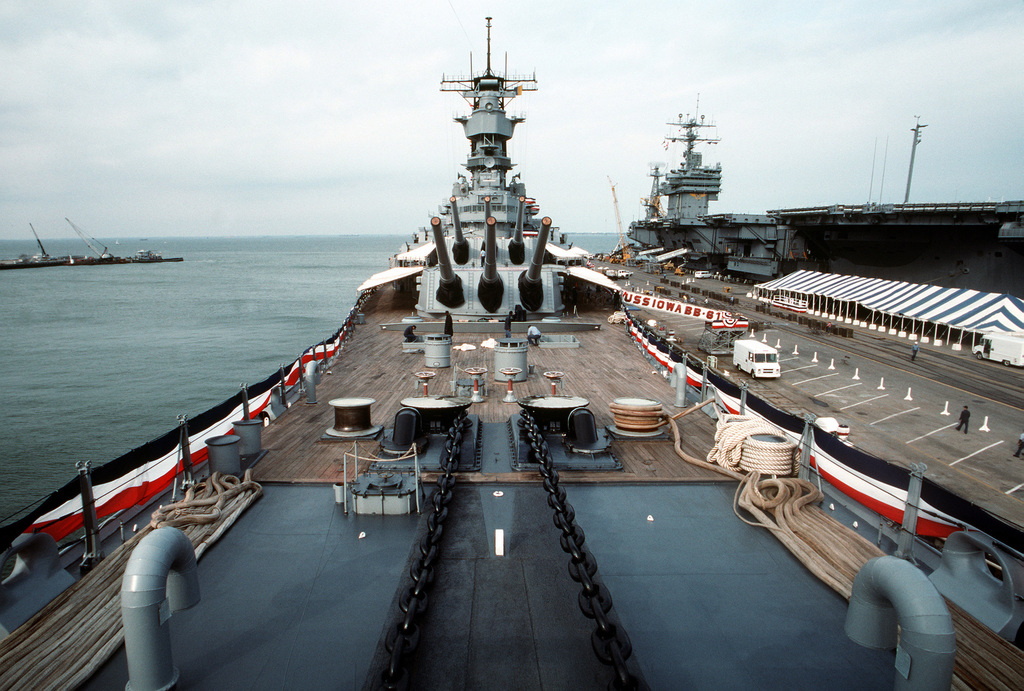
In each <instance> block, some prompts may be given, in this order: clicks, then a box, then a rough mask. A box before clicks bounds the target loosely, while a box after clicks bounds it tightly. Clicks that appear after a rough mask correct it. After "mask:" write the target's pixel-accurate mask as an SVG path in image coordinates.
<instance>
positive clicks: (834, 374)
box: [793, 372, 839, 386]
mask: <svg viewBox="0 0 1024 691" xmlns="http://www.w3.org/2000/svg"><path fill="white" fill-rule="evenodd" d="M837 374H839V372H833V373H832V374H823V375H821V376H820V377H813V378H811V379H804V380H803V381H798V382H796V383H795V384H793V386H800V385H801V384H806V383H807V382H809V381H818V380H819V379H824V378H825V377H834V376H836V375H837Z"/></svg>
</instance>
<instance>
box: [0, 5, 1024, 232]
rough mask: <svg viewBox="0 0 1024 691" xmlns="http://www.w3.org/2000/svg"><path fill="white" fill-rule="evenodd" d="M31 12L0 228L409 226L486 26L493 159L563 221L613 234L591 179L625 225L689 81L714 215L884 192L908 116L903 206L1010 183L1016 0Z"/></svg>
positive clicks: (1019, 150) (15, 29) (16, 44)
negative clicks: (718, 172)
mask: <svg viewBox="0 0 1024 691" xmlns="http://www.w3.org/2000/svg"><path fill="white" fill-rule="evenodd" d="M44 4H45V9H44V7H43V5H41V4H40V3H39V2H36V1H23V0H5V2H3V3H0V65H2V66H3V67H2V69H0V239H30V237H31V236H30V235H29V228H28V224H29V223H30V222H31V223H33V225H34V226H35V228H36V230H37V231H39V233H40V235H41V236H42V237H43V238H47V237H50V238H53V237H67V236H69V235H71V231H70V229H69V228H68V227H67V224H66V223H65V222H64V217H65V216H67V217H70V218H71V219H72V220H73V221H75V222H76V223H77V224H78V225H80V226H82V227H84V228H85V229H86V230H87V231H89V232H90V234H92V235H95V236H97V237H136V236H143V237H149V236H153V237H157V236H170V235H183V236H220V235H284V234H335V233H388V234H391V233H402V234H404V233H408V232H410V231H411V230H413V229H415V228H418V227H421V226H425V225H426V224H427V221H428V219H429V217H430V215H431V214H433V213H436V209H437V206H438V204H439V203H440V201H441V200H442V199H444V198H446V197H447V195H448V194H449V190H450V185H451V182H452V180H453V179H454V177H455V175H456V174H457V173H458V172H460V171H461V167H460V166H461V164H462V163H463V162H464V161H465V156H466V152H467V149H468V146H467V144H466V141H465V139H464V138H463V135H462V132H461V127H460V126H459V125H457V124H455V123H453V122H452V120H451V118H452V116H453V115H456V114H459V113H463V112H466V108H465V104H464V101H462V99H461V98H459V97H457V96H455V95H452V94H442V93H440V92H439V91H438V86H439V82H440V80H441V77H442V75H461V74H465V73H467V72H468V70H469V55H470V53H471V52H472V53H473V56H474V62H473V67H474V68H475V69H477V70H479V69H481V68H482V67H483V65H484V59H485V45H486V42H485V31H484V17H485V16H492V17H493V18H494V28H493V47H494V62H495V66H496V67H498V68H500V69H504V65H505V56H506V54H507V56H508V57H507V59H508V68H509V72H510V73H517V74H519V73H534V72H535V73H536V76H537V79H538V82H539V90H538V91H537V92H534V93H530V94H526V95H524V96H523V97H521V98H517V99H516V100H514V101H513V102H512V104H511V107H510V110H511V111H513V112H516V113H520V114H524V115H526V116H527V121H526V122H525V123H524V124H522V125H520V126H519V127H518V128H517V130H516V137H515V139H514V140H513V142H512V156H513V160H514V161H515V162H517V163H518V168H517V170H518V171H519V172H521V173H522V179H523V180H524V181H525V182H526V184H527V189H528V190H529V193H530V194H531V195H533V196H534V197H536V198H537V200H538V201H539V202H540V204H541V208H542V211H543V213H545V214H548V215H550V216H552V218H553V219H554V220H555V223H556V225H559V226H560V227H561V228H562V229H563V230H566V231H569V232H614V231H615V213H614V209H613V206H612V199H611V191H610V188H609V183H608V178H609V177H610V178H611V179H612V180H613V181H614V182H615V183H616V185H617V193H618V197H619V203H620V209H621V212H622V218H623V222H624V223H625V224H627V225H628V223H629V222H630V221H631V220H634V219H636V218H637V217H638V216H639V215H640V213H641V212H640V205H639V200H640V197H641V196H642V195H646V194H647V193H648V192H649V190H650V182H651V181H650V178H649V177H647V174H648V169H649V166H650V164H651V163H654V162H658V163H671V164H678V162H679V155H680V151H679V149H674V148H669V149H668V150H665V149H664V148H663V146H662V144H663V141H664V137H665V136H666V135H668V134H670V133H671V128H669V127H668V126H667V124H666V123H668V122H669V121H670V120H672V119H674V118H675V117H677V116H678V115H679V114H684V115H685V114H688V113H693V112H695V109H696V104H697V101H698V95H699V102H700V112H701V113H702V114H704V115H706V116H707V118H708V119H709V120H710V121H714V123H715V124H716V125H717V134H718V136H719V137H720V138H721V141H720V143H718V144H716V145H714V146H710V145H709V146H705V147H704V153H705V162H706V163H715V162H721V164H722V168H723V191H722V194H721V196H720V199H719V201H718V202H717V203H714V204H712V211H713V212H715V213H727V212H735V213H763V212H764V211H765V210H768V209H777V208H787V207H796V206H807V205H824V204H833V203H861V202H864V201H867V200H868V198H869V194H870V198H871V199H872V200H873V201H879V200H881V201H883V202H902V201H903V194H904V189H905V186H906V177H907V167H908V163H909V158H910V145H911V136H912V135H911V132H910V128H911V127H913V125H914V116H916V115H919V116H921V122H922V123H924V124H927V125H928V127H927V129H925V130H924V133H923V141H922V143H921V145H920V146H919V147H918V151H917V160H916V163H915V170H914V183H913V190H912V194H911V201H918V202H930V201H943V202H946V201H985V200H1000V199H1021V198H1024V50H1022V39H1021V37H1022V36H1024V2H1022V0H990V1H987V2H981V1H971V0H968V1H966V2H965V1H964V0H929V1H928V2H924V1H914V2H912V1H910V0H906V1H896V2H893V1H892V0H884V1H876V0H852V1H845V0H835V1H833V2H824V3H823V2H820V0H817V1H813V2H812V1H805V0H789V1H787V2H716V3H711V2H706V1H703V2H690V1H689V0H669V1H665V2H658V1H651V0H649V1H647V2H642V3H635V4H634V5H635V7H634V8H627V7H626V3H621V2H615V3H604V2H597V3H594V2H591V3H581V2H551V1H550V0H548V1H546V2H535V1H534V0H518V1H516V2H483V1H477V2H470V1H469V0H417V1H416V2H412V1H405V2H394V1H392V0H378V1H377V2H344V1H341V2H339V1H335V2H317V1H309V2H304V1H302V2H289V3H284V2H259V1H256V2H253V1H249V2H230V1H223V2H198V1H196V2H186V1H184V0H180V1H177V2H170V3H167V2H156V1H138V2H87V1H79V2H50V3H44ZM883 161H884V163H885V165H884V167H883ZM873 163H874V165H873ZM873 170H874V174H872V172H873ZM883 176H884V186H883V185H882V182H883Z"/></svg>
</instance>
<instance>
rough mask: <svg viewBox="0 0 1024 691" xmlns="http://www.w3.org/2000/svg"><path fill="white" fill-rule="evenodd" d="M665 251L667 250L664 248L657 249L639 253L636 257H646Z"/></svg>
mask: <svg viewBox="0 0 1024 691" xmlns="http://www.w3.org/2000/svg"><path fill="white" fill-rule="evenodd" d="M663 249H665V248H664V247H655V248H653V249H649V250H643V251H642V252H637V253H636V256H638V257H646V256H647V255H648V254H654V253H655V252H660V251H662V250H663Z"/></svg>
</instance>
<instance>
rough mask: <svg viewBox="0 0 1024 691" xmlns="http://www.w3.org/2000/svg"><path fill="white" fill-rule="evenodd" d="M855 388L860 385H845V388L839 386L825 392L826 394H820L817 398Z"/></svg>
mask: <svg viewBox="0 0 1024 691" xmlns="http://www.w3.org/2000/svg"><path fill="white" fill-rule="evenodd" d="M855 386H860V384H847V385H846V386H840V387H839V388H838V389H832V390H831V391H826V392H824V393H820V394H818V395H819V396H829V395H831V394H833V393H835V392H836V391H842V390H843V389H852V388H853V387H855Z"/></svg>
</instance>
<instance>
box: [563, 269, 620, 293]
mask: <svg viewBox="0 0 1024 691" xmlns="http://www.w3.org/2000/svg"><path fill="white" fill-rule="evenodd" d="M565 272H566V273H567V274H569V275H570V276H573V277H575V278H578V279H580V280H582V281H587V282H588V283H593V284H595V285H599V286H601V287H602V288H610V289H611V290H616V291H619V290H622V288H620V287H619V286H618V285H617V284H616V283H615V281H613V280H612V279H610V278H608V277H607V276H605V275H604V274H603V273H601V272H600V271H594V270H593V269H588V268H586V267H585V266H570V267H567V268H566V269H565Z"/></svg>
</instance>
